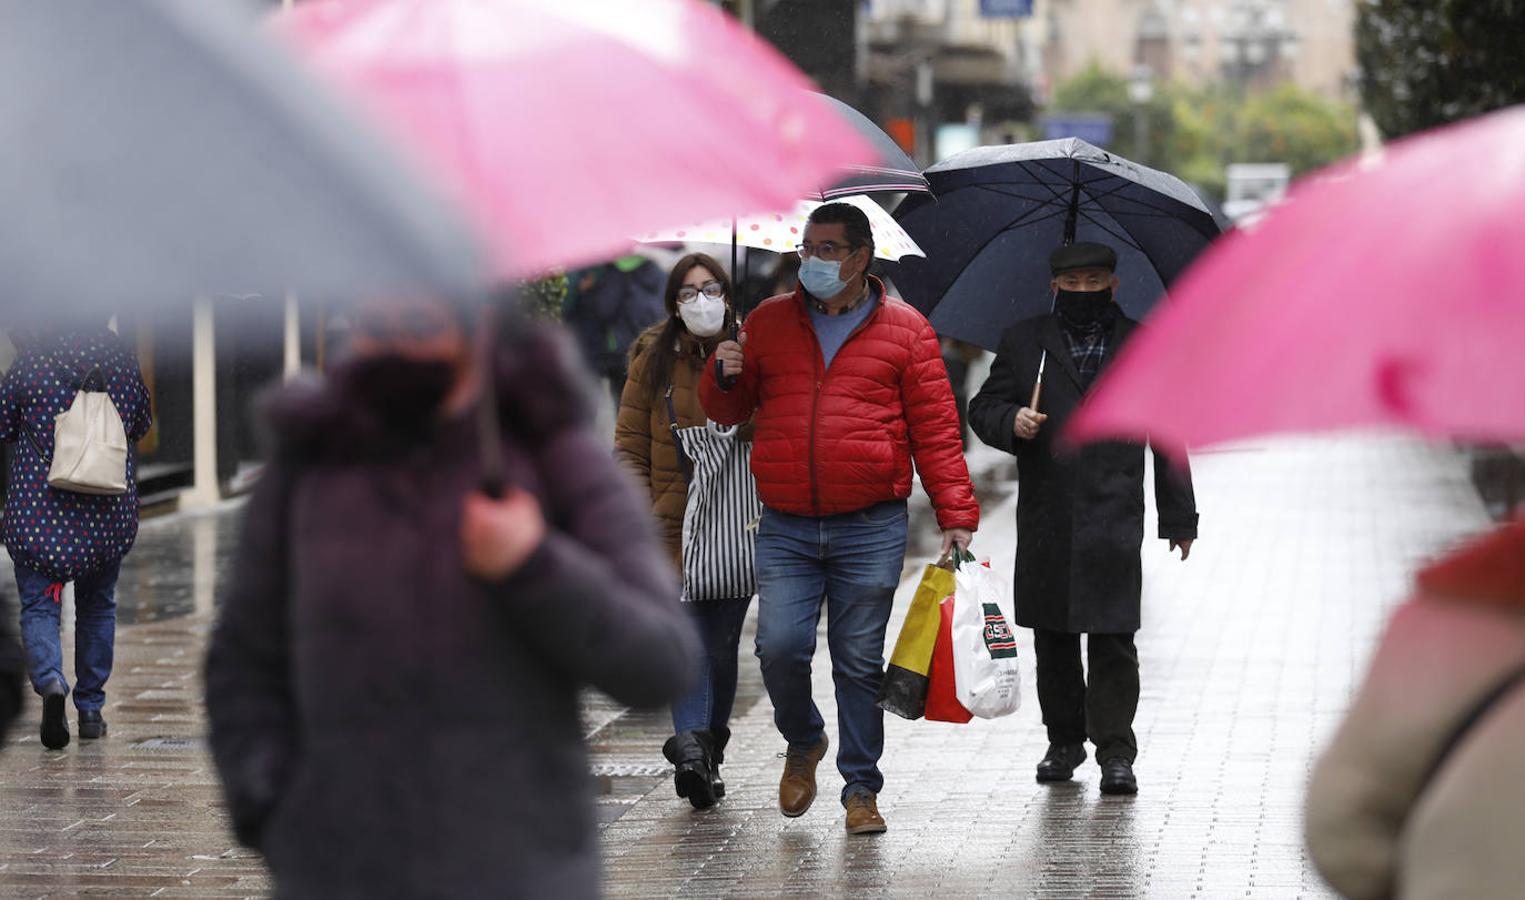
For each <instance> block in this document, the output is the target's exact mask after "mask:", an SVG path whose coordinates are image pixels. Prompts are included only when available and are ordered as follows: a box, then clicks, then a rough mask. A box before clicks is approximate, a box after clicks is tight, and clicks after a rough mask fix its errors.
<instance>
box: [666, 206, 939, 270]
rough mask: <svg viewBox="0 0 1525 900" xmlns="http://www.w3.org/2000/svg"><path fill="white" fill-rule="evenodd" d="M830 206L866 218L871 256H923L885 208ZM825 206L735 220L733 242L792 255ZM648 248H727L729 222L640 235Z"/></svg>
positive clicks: (891, 257) (796, 208)
mask: <svg viewBox="0 0 1525 900" xmlns="http://www.w3.org/2000/svg"><path fill="white" fill-rule="evenodd" d="M831 202H832V203H849V204H851V205H853V206H856V207H857V208H859V209H861V210H863V211H864V212H865V213H867V214H868V224H869V227H870V228H871V229H872V230H873V233H874V255H875V256H876V257H878V258H879V259H900V258H901V257H903V256H925V255H926V254H924V253H922V252H921V248H920V247H918V246H916V242H915V241H913V240H911V236H910V235H908V234H906V233H905V229H904V228H901V227H900V223H899V222H896V221H895V219H894V217H893V216H891V215H890V214H889V213H887V212H885V211H884V207H882V206H880V205H879V204H877V203H875V202H874V201H873V200H870V199H869V198H868V197H864V196H861V195H858V196H844V197H835V198H833V199H832V200H831ZM822 205H824V204H823V203H822V202H821V201H819V200H801V201H800V202H799V203H798V204H796V205H795V207H794V209H792V210H790V211H789V212H786V213H763V214H762V215H756V216H742V217H741V218H739V219H737V220H736V232H735V234H736V242H737V243H738V244H740V245H741V246H743V247H752V248H754V249H757V250H771V251H773V252H774V253H792V252H794V248H795V247H797V246H799V243H800V238H801V237H803V236H804V234H805V221H806V220H807V219H809V218H810V214H811V213H812V212H814V211H815V209H816V207H818V206H822ZM641 240H642V241H643V242H645V243H648V244H666V243H678V242H687V243H700V244H729V243H730V242H731V221H730V220H729V219H727V220H725V221H719V222H710V223H708V224H705V225H691V226H685V227H682V228H668V229H665V230H662V231H652V232H647V233H646V234H643V235H641Z"/></svg>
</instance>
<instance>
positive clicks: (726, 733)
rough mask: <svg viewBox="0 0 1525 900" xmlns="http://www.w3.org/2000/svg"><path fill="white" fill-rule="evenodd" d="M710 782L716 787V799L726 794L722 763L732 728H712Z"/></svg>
mask: <svg viewBox="0 0 1525 900" xmlns="http://www.w3.org/2000/svg"><path fill="white" fill-rule="evenodd" d="M710 739H711V748H710V784H711V785H713V786H714V789H715V799H716V800H719V799H720V798H722V797H724V796H725V782H724V781H723V780H721V778H720V765H721V763H723V762H725V748H726V745H727V744H729V743H730V742H731V729H729V728H726V727H725V726H723V725H721V726H717V727H715V728H711V729H710Z"/></svg>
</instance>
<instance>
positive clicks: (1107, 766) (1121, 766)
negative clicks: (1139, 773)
mask: <svg viewBox="0 0 1525 900" xmlns="http://www.w3.org/2000/svg"><path fill="white" fill-rule="evenodd" d="M1101 792H1102V793H1103V794H1137V793H1138V779H1137V778H1134V777H1133V763H1131V762H1128V761H1127V760H1126V759H1123V758H1122V757H1120V756H1119V757H1114V758H1112V759H1109V760H1107V761H1106V762H1104V763H1102V764H1101Z"/></svg>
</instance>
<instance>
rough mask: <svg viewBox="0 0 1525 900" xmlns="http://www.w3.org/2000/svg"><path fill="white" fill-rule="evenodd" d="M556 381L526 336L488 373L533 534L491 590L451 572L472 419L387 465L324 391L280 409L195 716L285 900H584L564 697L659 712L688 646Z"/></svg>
mask: <svg viewBox="0 0 1525 900" xmlns="http://www.w3.org/2000/svg"><path fill="white" fill-rule="evenodd" d="M563 358H565V357H564V356H563V355H562V354H561V353H560V352H559V351H556V350H554V349H553V344H552V343H550V342H547V341H545V340H542V339H539V338H535V339H533V340H524V341H523V346H520V347H518V348H517V349H514V350H511V351H509V353H507V354H505V360H506V361H507V362H505V363H504V364H502V365H500V370H501V371H500V377H499V384H500V391H501V399H502V401H503V415H504V424H505V430H506V435H505V441H506V446H505V448H504V450H505V464H506V467H507V476H508V479H509V482H510V483H511V484H513V485H517V486H519V487H521V488H523V489H525V490H529V491H531V492H533V493H534V494H535V495H536V496H537V497H538V498H539V499H540V502H541V503H542V504H543V506H544V510H545V514H546V518H547V520H548V522H549V523H550V525H551V528H552V530H551V532H550V536H549V537H548V538H547V539H546V541H545V543H544V544H543V545H542V546H541V548H540V549H539V551H538V552H537V553H536V554H535V556H534V557H533V558H532V559H531V560H530V561H529V563H528V564H526V565H525V566H524V567H523V568H522V569H521V570H520V572H519V573H517V574H515V575H514V576H512V577H510V578H509V579H507V580H506V581H504V582H502V583H498V584H482V583H479V582H477V581H475V580H473V579H472V578H470V577H469V576H468V575H467V574H466V572H465V571H464V569H463V566H462V564H461V544H460V509H461V503H462V500H463V498H464V497H465V496H466V494H467V493H468V492H469V491H472V490H474V489H475V488H476V486H477V485H478V483H479V480H480V478H481V464H480V459H479V456H478V452H477V442H476V435H475V428H474V425H473V424H472V420H471V419H465V420H461V421H457V422H455V423H454V424H451V425H449V426H446V427H444V428H443V429H442V430H441V431H440V432H439V433H438V434H436V435H435V436H434V437H433V438H432V440H430V441H429V443H427V445H425V446H422V447H415V448H414V449H411V450H403V449H401V448H399V446H398V443H397V441H395V440H393V439H390V438H388V437H387V436H386V435H385V434H383V433H382V432H380V431H378V429H377V427H376V426H375V424H374V423H373V422H372V421H370V420H369V419H368V417H367V416H366V415H365V414H364V413H362V412H359V411H357V410H356V409H355V408H354V406H353V405H352V404H350V403H348V402H347V401H346V398H345V396H344V392H343V391H342V390H341V389H340V388H339V387H337V386H336V385H335V384H333V383H332V381H330V383H328V384H326V385H323V386H320V387H319V388H317V389H316V390H314V389H311V388H309V389H306V390H301V389H298V390H295V391H292V392H288V393H287V394H286V395H285V396H284V397H283V398H282V399H281V400H280V401H278V402H277V403H276V404H275V406H274V413H273V415H272V419H273V424H274V428H275V430H276V433H277V436H278V441H279V451H278V453H277V456H276V459H275V461H274V462H272V463H271V465H270V468H269V469H268V471H267V474H266V475H265V477H264V478H263V479H262V481H261V483H260V485H259V486H258V488H257V489H256V491H255V495H254V497H253V499H252V500H251V501H250V504H249V507H248V510H247V513H246V518H245V525H244V532H243V534H242V543H241V549H240V556H239V560H238V564H237V567H236V570H235V572H236V579H235V581H234V583H233V585H232V588H231V590H230V591H229V592H228V594H227V596H226V597H225V598H223V606H222V609H221V614H220V617H219V620H218V623H217V626H216V630H215V632H214V634H213V639H212V645H211V650H210V652H209V655H208V659H207V709H208V712H209V714H210V719H211V744H212V752H213V756H214V759H215V761H216V764H217V768H218V771H219V773H220V774H221V776H222V779H223V784H224V789H225V792H226V795H227V801H228V808H229V812H230V813H231V815H232V819H233V824H234V827H235V830H236V833H237V834H238V836H239V838H240V839H241V840H242V841H244V842H245V843H247V844H250V845H252V846H254V847H257V848H258V849H260V850H261V851H262V852H263V853H264V854H265V856H266V859H267V860H268V862H269V864H270V868H271V871H272V872H273V873H274V876H275V879H276V887H277V892H278V893H279V894H280V895H281V896H289V897H314V898H318V897H322V898H335V897H355V898H361V897H364V898H376V897H410V898H411V897H451V898H457V897H555V898H558V900H570V898H582V897H595V896H597V894H598V882H599V855H598V845H597V834H596V821H595V814H594V803H593V785H592V782H591V778H590V774H589V769H588V757H587V752H586V749H585V747H584V743H583V723H582V721H581V718H580V715H579V704H578V692H579V690H580V689H582V688H584V687H586V686H593V687H596V688H598V689H600V690H603V691H605V692H607V693H608V694H610V695H611V696H612V697H613V698H614V699H616V700H618V701H619V702H622V703H626V704H630V705H634V706H642V707H651V706H656V705H658V704H662V703H665V702H667V701H669V700H671V699H673V698H674V697H676V696H678V695H679V694H680V693H681V692H682V691H683V690H685V689H686V688H687V686H688V684H687V683H688V681H689V675H690V673H691V672H692V671H693V665H694V660H695V654H696V652H697V639H696V636H695V635H694V633H693V631H692V627H691V625H690V623H689V619H688V616H687V615H686V614H685V613H684V612H683V611H682V609H681V608H680V606H679V603H678V588H677V585H676V584H675V583H674V582H673V578H672V569H671V566H670V565H669V563H668V562H667V560H666V558H665V556H664V554H663V552H662V549H661V546H660V544H659V543H658V541H657V538H656V535H655V530H654V529H653V527H652V524H651V519H650V516H649V514H648V513H647V510H646V503H645V502H644V499H643V498H640V497H638V496H637V495H636V494H635V492H634V491H633V490H632V488H631V487H630V482H629V478H628V476H626V475H625V474H624V473H623V472H620V471H618V470H617V468H616V463H615V462H614V460H613V459H612V458H611V456H610V453H609V449H608V446H607V445H606V444H605V443H604V442H603V441H602V440H601V439H600V438H599V437H598V436H597V435H596V434H595V433H594V431H593V430H592V428H591V423H590V421H589V420H588V416H587V414H586V399H585V398H584V397H583V394H582V393H581V391H579V390H573V389H571V388H570V387H569V386H570V385H571V384H572V378H571V377H570V376H569V375H567V374H566V373H565V371H564V370H563V369H562V367H561V360H562V359H563ZM509 363H511V365H510V364H509Z"/></svg>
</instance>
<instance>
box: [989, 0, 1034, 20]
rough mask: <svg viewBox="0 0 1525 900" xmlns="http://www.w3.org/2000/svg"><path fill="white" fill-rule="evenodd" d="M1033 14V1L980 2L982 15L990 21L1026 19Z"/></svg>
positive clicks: (1003, 0)
mask: <svg viewBox="0 0 1525 900" xmlns="http://www.w3.org/2000/svg"><path fill="white" fill-rule="evenodd" d="M1032 14H1033V0H980V15H982V16H984V17H986V18H988V19H1025V18H1027V17H1028V16H1030V15H1032Z"/></svg>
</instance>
